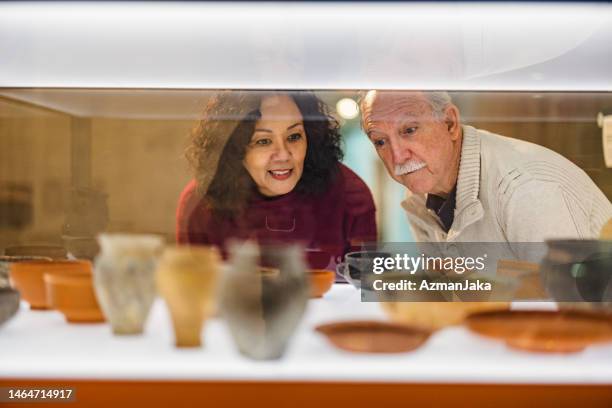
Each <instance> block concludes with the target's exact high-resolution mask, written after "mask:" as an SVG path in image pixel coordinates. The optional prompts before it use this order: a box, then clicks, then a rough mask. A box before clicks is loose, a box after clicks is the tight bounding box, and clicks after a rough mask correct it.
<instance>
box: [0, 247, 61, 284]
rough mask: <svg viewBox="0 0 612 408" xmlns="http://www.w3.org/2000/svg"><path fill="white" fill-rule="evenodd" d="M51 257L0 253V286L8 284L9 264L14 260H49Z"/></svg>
mask: <svg viewBox="0 0 612 408" xmlns="http://www.w3.org/2000/svg"><path fill="white" fill-rule="evenodd" d="M51 260H52V259H51V258H47V257H44V256H19V255H18V256H8V255H0V288H7V287H9V286H10V281H9V271H10V269H11V264H13V263H15V262H26V261H51Z"/></svg>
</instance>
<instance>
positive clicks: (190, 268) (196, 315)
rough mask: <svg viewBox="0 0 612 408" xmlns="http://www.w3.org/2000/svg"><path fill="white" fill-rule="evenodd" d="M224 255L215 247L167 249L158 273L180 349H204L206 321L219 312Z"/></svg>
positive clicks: (158, 287) (159, 283)
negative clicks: (203, 336)
mask: <svg viewBox="0 0 612 408" xmlns="http://www.w3.org/2000/svg"><path fill="white" fill-rule="evenodd" d="M220 264H221V256H220V254H219V251H218V250H217V249H216V248H215V247H203V246H202V247H198V246H182V247H167V248H166V249H165V250H164V252H163V255H162V258H161V260H160V263H159V266H158V268H157V273H156V281H157V290H158V291H159V293H160V295H161V296H162V297H163V298H164V300H165V302H166V305H167V306H168V310H169V312H170V316H171V318H172V324H173V327H174V334H175V340H176V342H175V344H176V346H177V347H200V346H201V344H202V341H201V332H202V327H203V325H204V321H205V320H206V319H207V318H208V317H210V316H211V315H212V314H213V313H214V310H215V302H216V301H215V299H216V295H217V282H218V277H219V268H220Z"/></svg>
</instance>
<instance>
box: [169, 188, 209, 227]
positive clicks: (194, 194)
mask: <svg viewBox="0 0 612 408" xmlns="http://www.w3.org/2000/svg"><path fill="white" fill-rule="evenodd" d="M209 213H210V210H209V208H208V206H207V205H206V201H205V199H204V197H202V195H201V194H200V192H199V191H198V184H197V182H196V180H191V181H190V182H189V183H187V185H186V186H185V188H183V191H181V194H180V196H179V200H178V206H177V217H178V218H189V217H192V216H193V215H195V214H197V215H198V216H199V217H201V216H202V215H206V214H209Z"/></svg>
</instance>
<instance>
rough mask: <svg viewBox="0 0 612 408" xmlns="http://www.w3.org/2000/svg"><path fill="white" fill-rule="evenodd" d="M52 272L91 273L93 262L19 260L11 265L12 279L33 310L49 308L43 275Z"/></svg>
mask: <svg viewBox="0 0 612 408" xmlns="http://www.w3.org/2000/svg"><path fill="white" fill-rule="evenodd" d="M50 272H81V273H87V272H88V273H91V263H90V262H89V261H85V260H76V261H68V260H55V261H28V262H17V263H14V264H12V265H11V271H10V276H11V281H12V283H13V286H15V287H16V288H17V289H18V290H19V292H21V296H22V297H23V299H24V300H25V301H26V302H28V303H29V304H30V308H31V309H33V310H44V309H48V308H49V306H48V303H47V293H46V290H45V282H44V280H43V275H44V274H45V273H50Z"/></svg>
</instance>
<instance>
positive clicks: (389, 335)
mask: <svg viewBox="0 0 612 408" xmlns="http://www.w3.org/2000/svg"><path fill="white" fill-rule="evenodd" d="M315 330H316V331H317V332H319V333H321V334H323V335H325V336H326V337H327V338H328V340H329V341H330V342H331V343H332V344H333V345H334V346H336V347H338V348H340V349H342V350H346V351H350V352H354V353H403V352H407V351H411V350H415V349H417V348H419V347H420V346H421V345H422V344H423V343H425V341H427V339H428V338H429V336H430V334H431V332H430V331H429V330H424V329H421V328H417V327H411V326H406V325H400V324H394V323H387V322H378V321H345V322H336V323H328V324H323V325H320V326H317V327H316V328H315Z"/></svg>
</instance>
